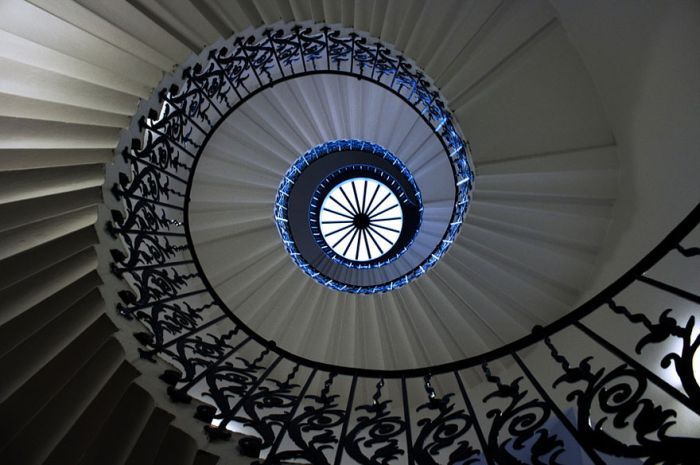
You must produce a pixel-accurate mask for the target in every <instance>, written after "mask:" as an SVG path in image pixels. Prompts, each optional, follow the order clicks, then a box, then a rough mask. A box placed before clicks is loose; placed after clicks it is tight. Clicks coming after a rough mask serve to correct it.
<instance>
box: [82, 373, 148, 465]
mask: <svg viewBox="0 0 700 465" xmlns="http://www.w3.org/2000/svg"><path fill="white" fill-rule="evenodd" d="M154 408H155V402H154V401H153V398H152V397H151V396H150V394H148V392H146V391H145V390H144V389H143V388H142V387H140V386H138V385H136V384H131V385H130V386H129V388H128V390H127V391H126V393H125V394H124V396H123V397H122V398H121V400H119V403H118V404H117V406H116V408H115V409H114V410H113V411H112V414H111V415H109V417H108V418H107V420H106V421H105V424H104V426H103V428H102V430H101V431H100V432H99V435H98V436H97V438H96V440H95V441H94V442H93V443H92V445H90V447H89V448H87V451H86V452H85V455H84V456H83V459H82V460H81V461H80V464H81V465H92V464H95V465H98V464H99V465H121V464H123V463H124V462H125V461H126V460H127V457H128V455H129V452H131V450H132V448H133V446H134V444H135V443H136V442H137V441H138V439H139V435H140V434H141V431H142V430H143V428H144V426H145V425H146V423H147V422H148V419H149V418H150V416H151V413H152V412H153V409H154Z"/></svg>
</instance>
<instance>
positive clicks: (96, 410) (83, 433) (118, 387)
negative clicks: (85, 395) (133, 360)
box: [44, 362, 139, 465]
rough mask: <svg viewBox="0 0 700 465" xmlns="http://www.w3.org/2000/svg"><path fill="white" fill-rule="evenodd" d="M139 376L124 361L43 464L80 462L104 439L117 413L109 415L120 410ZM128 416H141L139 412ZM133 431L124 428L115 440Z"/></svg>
mask: <svg viewBox="0 0 700 465" xmlns="http://www.w3.org/2000/svg"><path fill="white" fill-rule="evenodd" d="M136 376H138V372H137V371H136V370H135V369H134V367H133V366H131V365H130V364H129V363H127V362H122V364H121V365H120V366H119V368H118V369H117V371H116V372H115V373H114V376H112V378H110V380H109V382H108V383H107V384H106V385H105V386H104V388H102V390H101V391H100V393H99V394H98V395H97V396H96V397H95V398H94V399H93V401H92V402H91V403H90V405H89V406H88V408H86V409H85V410H84V411H83V413H82V415H81V416H80V418H78V420H77V421H76V422H75V423H74V424H73V426H72V427H71V428H70V430H69V431H68V432H67V433H66V435H65V436H64V437H63V439H61V442H59V443H58V445H57V446H56V447H55V448H54V449H53V451H51V454H50V455H49V456H48V458H47V459H46V461H45V462H44V465H65V464H69V463H70V464H77V463H79V461H80V459H81V457H83V456H85V454H86V450H87V448H88V445H90V444H93V446H94V444H95V442H96V438H98V435H100V436H101V435H102V434H103V431H104V430H105V429H106V428H107V427H108V425H109V424H110V423H111V421H112V416H113V415H114V413H112V416H110V415H109V412H116V411H118V410H119V409H120V408H121V406H122V402H121V401H120V399H122V398H123V397H125V392H130V391H131V390H132V389H133V386H134V385H133V384H132V381H133V380H134V378H136ZM125 413H127V414H129V415H135V416H138V413H139V410H133V411H130V412H125ZM130 432H131V430H130V429H124V430H123V431H120V432H119V434H118V435H115V439H116V438H118V436H119V435H128V434H129V433H130ZM105 463H106V462H105Z"/></svg>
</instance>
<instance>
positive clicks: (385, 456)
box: [344, 379, 407, 465]
mask: <svg viewBox="0 0 700 465" xmlns="http://www.w3.org/2000/svg"><path fill="white" fill-rule="evenodd" d="M383 387H384V380H383V379H380V380H379V381H378V382H377V389H376V392H375V394H374V396H372V402H371V403H369V404H365V405H360V406H358V407H355V410H356V411H364V412H367V414H362V415H359V416H358V417H357V419H356V420H355V421H356V424H355V426H354V427H353V428H352V429H350V431H349V432H348V433H347V435H346V436H345V442H344V449H345V452H346V453H347V454H348V455H349V456H350V457H352V459H353V460H355V462H357V463H359V464H361V465H379V464H382V465H385V464H388V463H392V462H395V461H396V460H397V459H398V457H399V456H401V455H404V454H405V453H406V451H405V449H404V448H403V447H402V446H401V437H402V435H404V434H405V431H406V427H407V426H406V420H405V419H404V418H402V417H400V416H398V415H395V414H392V409H391V408H390V404H391V403H392V402H393V401H392V400H391V399H387V400H382V388H383Z"/></svg>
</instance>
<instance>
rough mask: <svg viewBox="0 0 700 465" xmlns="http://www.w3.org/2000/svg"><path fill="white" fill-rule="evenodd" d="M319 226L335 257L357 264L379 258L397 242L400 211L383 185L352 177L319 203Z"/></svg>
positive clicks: (393, 196) (401, 214) (399, 233)
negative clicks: (357, 262) (338, 256)
mask: <svg viewBox="0 0 700 465" xmlns="http://www.w3.org/2000/svg"><path fill="white" fill-rule="evenodd" d="M318 216H319V227H320V229H321V234H322V236H323V240H324V241H325V242H326V244H327V245H328V246H329V247H330V248H331V249H332V250H333V252H335V253H336V254H338V255H340V256H342V257H343V258H346V259H348V260H355V261H359V262H366V261H370V260H372V259H374V258H377V257H382V256H383V255H384V254H385V253H386V252H388V251H389V250H390V249H391V248H392V247H393V246H394V245H395V244H396V242H397V241H398V240H399V236H400V235H401V229H402V228H403V212H402V209H401V203H400V202H399V198H398V197H397V196H396V194H395V193H394V192H393V191H392V190H391V189H390V188H389V187H388V186H386V185H385V184H384V183H382V182H379V181H377V180H375V179H370V178H352V179H348V180H347V181H343V182H341V183H340V184H338V185H337V186H335V187H334V188H333V189H332V190H331V191H330V192H329V193H328V195H326V197H325V198H324V199H323V203H322V204H321V210H320V213H319V215H318Z"/></svg>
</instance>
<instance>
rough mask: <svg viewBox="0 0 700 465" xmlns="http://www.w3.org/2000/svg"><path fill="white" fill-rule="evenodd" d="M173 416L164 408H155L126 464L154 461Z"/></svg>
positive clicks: (140, 464)
mask: <svg viewBox="0 0 700 465" xmlns="http://www.w3.org/2000/svg"><path fill="white" fill-rule="evenodd" d="M173 418H174V416H173V415H172V414H170V413H168V412H166V411H165V410H163V409H160V408H156V409H155V410H153V412H152V413H151V416H150V417H149V418H148V420H147V421H146V425H145V426H144V428H143V430H142V432H141V435H140V436H139V438H138V439H137V441H136V443H135V444H134V447H133V448H132V449H131V453H130V454H129V457H128V458H127V460H126V464H125V465H150V464H152V463H154V461H155V459H156V456H157V455H158V451H159V447H160V444H161V443H162V442H163V439H164V438H165V435H166V432H167V431H168V427H169V425H170V422H171V421H172V420H173Z"/></svg>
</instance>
